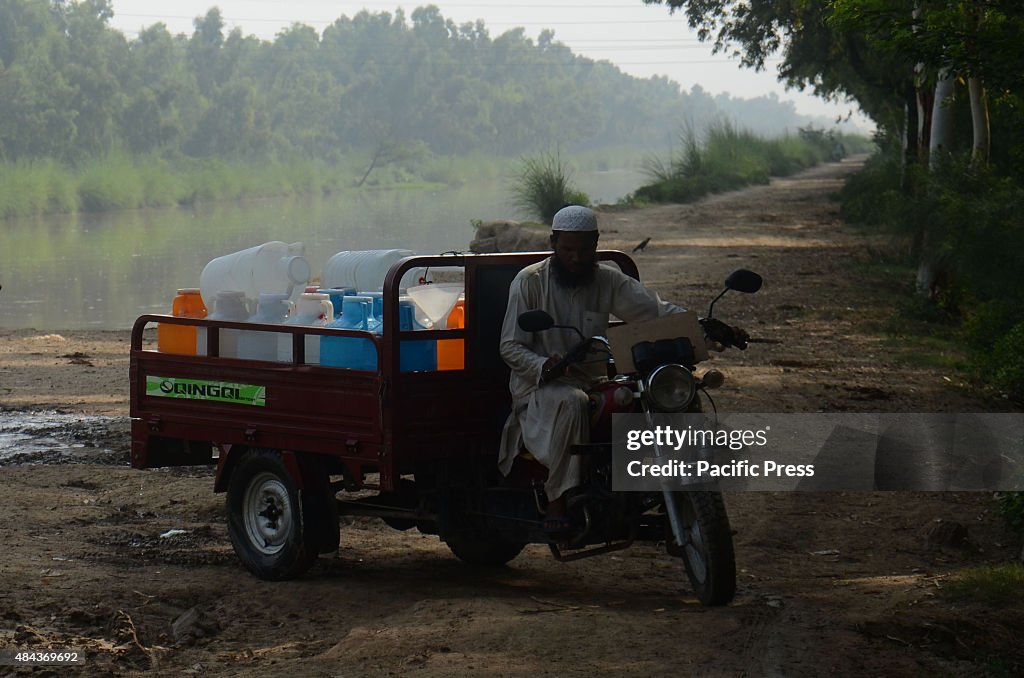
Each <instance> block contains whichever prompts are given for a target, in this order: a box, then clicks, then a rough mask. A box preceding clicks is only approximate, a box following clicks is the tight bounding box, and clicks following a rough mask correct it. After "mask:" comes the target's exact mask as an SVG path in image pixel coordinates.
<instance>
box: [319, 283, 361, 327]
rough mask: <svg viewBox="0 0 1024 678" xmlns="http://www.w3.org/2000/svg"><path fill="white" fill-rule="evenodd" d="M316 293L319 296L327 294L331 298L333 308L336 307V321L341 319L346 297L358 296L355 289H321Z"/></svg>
mask: <svg viewBox="0 0 1024 678" xmlns="http://www.w3.org/2000/svg"><path fill="white" fill-rule="evenodd" d="M316 291H317V293H319V294H326V295H327V296H328V297H330V298H331V306H333V307H334V319H335V320H337V319H338V318H340V317H341V308H342V303H343V301H344V299H345V297H351V296H355V294H356V290H355V288H354V287H332V288H330V289H327V288H325V287H321V288H319V289H317V290H316Z"/></svg>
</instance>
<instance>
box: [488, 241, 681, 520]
mask: <svg viewBox="0 0 1024 678" xmlns="http://www.w3.org/2000/svg"><path fill="white" fill-rule="evenodd" d="M538 309H539V310H544V311H547V312H548V313H549V314H551V316H552V317H553V318H554V319H555V324H558V325H566V326H569V327H578V328H579V329H580V331H581V332H583V335H584V336H586V337H594V336H606V335H607V331H608V316H609V314H612V315H614V316H615V317H617V318H619V319H621V320H625V321H626V322H640V321H644V320H651V319H653V318H657V317H659V316H663V315H668V314H669V313H679V312H681V311H684V310H685V309H683V308H681V307H679V306H676V305H675V304H672V303H669V302H666V301H662V300H661V299H660V298H659V297H658V295H657V294H656V293H655V292H653V291H651V290H648V289H647V288H646V287H644V286H643V285H642V284H640V282H639V281H638V280H635V279H634V278H631V277H629V276H628V275H626V274H624V273H622V272H621V271H619V270H618V269H617V268H614V267H612V266H608V265H605V264H602V265H599V266H598V268H597V271H596V272H595V276H594V279H593V280H592V281H591V282H590V284H588V285H585V286H581V287H576V288H569V287H564V286H561V285H559V284H558V282H557V280H556V279H555V272H554V271H553V270H552V266H551V259H550V258H548V259H545V260H544V261H541V262H538V263H536V264H533V265H530V266H527V267H526V268H524V269H523V270H522V271H520V272H519V275H517V276H516V278H515V279H514V280H513V281H512V285H511V287H510V288H509V300H508V309H507V311H506V312H505V321H504V323H503V325H502V330H501V357H502V359H503V360H504V361H505V362H506V363H507V364H508V366H509V367H511V368H512V376H511V378H510V379H509V390H510V391H511V392H512V414H511V415H510V416H509V418H508V421H506V423H505V429H504V432H503V434H502V442H501V452H500V456H499V460H498V463H499V468H500V469H501V472H502V473H503V474H506V475H507V474H508V472H509V471H510V470H511V469H512V463H513V462H514V461H515V458H516V456H517V455H518V454H519V451H520V449H521V448H522V447H525V448H526V449H527V450H528V451H529V452H530V454H532V455H533V456H534V457H535V458H536V459H537V461H539V462H540V463H541V464H543V465H544V466H546V467H547V469H548V480H547V482H546V483H545V485H544V490H545V492H546V493H547V496H548V499H549V500H552V501H553V500H555V499H557V498H558V497H560V496H562V493H564V492H565V491H566V490H568V489H569V488H572V487H575V486H577V485H579V484H580V461H579V457H577V456H574V455H570V454H569V453H568V450H569V446H570V445H574V444H579V443H586V442H587V441H588V440H589V435H590V430H589V429H590V422H589V417H590V414H589V405H588V399H587V395H586V393H584V391H583V390H582V389H584V388H586V387H587V386H588V385H589V380H588V379H587V378H586V377H584V376H583V375H579V376H565V377H561V378H560V379H558V380H556V381H553V382H550V383H548V384H545V385H541V384H540V379H541V371H542V370H543V367H544V363H545V362H546V361H547V359H548V358H549V357H550V356H552V355H555V354H556V353H557V354H558V355H561V356H564V355H566V354H567V353H568V352H569V350H570V349H572V347H573V346H575V345H576V344H577V343H578V342H579V335H577V334H576V333H575V332H574V331H572V330H563V329H558V328H552V329H550V330H546V331H543V332H535V333H533V332H525V331H523V330H522V329H520V328H519V324H518V322H517V320H518V318H519V315H520V314H521V313H525V312H526V311H532V310H538ZM601 372H602V374H603V373H604V369H603V365H602V369H601Z"/></svg>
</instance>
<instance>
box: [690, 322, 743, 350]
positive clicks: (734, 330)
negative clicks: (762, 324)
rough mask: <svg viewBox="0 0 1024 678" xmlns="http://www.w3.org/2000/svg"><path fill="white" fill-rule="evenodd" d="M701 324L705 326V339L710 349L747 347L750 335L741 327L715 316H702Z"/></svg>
mask: <svg viewBox="0 0 1024 678" xmlns="http://www.w3.org/2000/svg"><path fill="white" fill-rule="evenodd" d="M700 324H701V325H702V326H703V327H704V340H705V342H706V343H707V347H708V349H709V350H712V351H718V352H722V351H724V350H725V349H727V348H729V347H735V348H738V349H740V350H741V351H742V350H745V349H746V348H747V342H749V341H750V335H749V334H747V331H746V330H744V329H743V328H741V327H733V326H732V325H726V324H725V323H723V322H722V321H721V320H715V319H714V318H702V319H701V321H700Z"/></svg>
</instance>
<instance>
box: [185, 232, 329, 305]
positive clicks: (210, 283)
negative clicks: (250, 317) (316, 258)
mask: <svg viewBox="0 0 1024 678" xmlns="http://www.w3.org/2000/svg"><path fill="white" fill-rule="evenodd" d="M305 249H306V248H305V246H304V245H303V244H302V243H300V242H296V243H292V244H290V245H289V244H287V243H283V242H280V241H277V240H275V241H272V242H267V243H263V244H262V245H257V246H256V247H250V248H249V249H246V250H242V251H240V252H233V253H231V254H225V255H224V256H222V257H217V258H216V259H214V260H213V261H211V262H210V263H208V264H207V265H206V267H205V268H204V269H203V272H202V273H201V274H200V275H199V290H200V292H201V293H202V295H203V302H204V303H205V304H206V305H207V307H209V306H210V305H211V304H212V303H213V300H214V299H216V298H217V294H218V293H219V292H223V291H225V290H235V291H240V292H242V293H243V294H244V295H245V298H246V300H247V301H248V303H249V304H250V305H251V306H252V307H255V306H256V302H257V300H258V299H259V295H260V292H270V293H277V294H286V295H288V298H289V299H291V300H292V301H295V300H296V299H298V297H299V295H300V294H302V290H303V289H305V286H306V283H307V282H309V278H310V275H311V273H312V272H311V270H310V267H309V262H308V261H306V258H305V256H304V253H305Z"/></svg>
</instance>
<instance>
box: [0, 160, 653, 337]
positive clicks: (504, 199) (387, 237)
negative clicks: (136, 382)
mask: <svg viewBox="0 0 1024 678" xmlns="http://www.w3.org/2000/svg"><path fill="white" fill-rule="evenodd" d="M579 179H580V184H581V186H582V188H583V189H584V190H585V191H587V192H588V193H589V194H590V195H591V197H592V198H594V199H596V200H601V201H607V202H610V201H613V200H615V199H617V198H619V197H621V196H622V195H624V194H626V193H628V192H629V191H631V190H634V189H635V188H636V186H637V185H638V184H639V179H640V177H639V175H638V174H637V173H636V172H631V171H622V172H604V173H595V174H589V175H582V176H580V177H579ZM479 218H483V219H519V218H523V215H521V214H518V213H517V212H516V210H515V209H514V208H512V207H511V206H510V205H509V204H508V191H507V187H506V186H505V185H503V184H500V183H494V184H488V185H483V186H480V185H474V186H466V187H462V188H457V189H446V190H439V191H423V190H380V191H358V192H357V191H352V192H347V193H343V194H339V195H335V196H329V197H324V198H317V199H311V198H300V199H272V200H261V201H247V202H245V203H227V204H224V203H222V204H215V205H204V206H199V207H197V208H194V209H191V208H190V209H178V208H168V209H146V210H130V211H121V212H116V213H109V214H80V215H67V216H55V217H46V218H37V219H20V220H8V221H6V222H4V223H3V224H2V228H3V229H4V238H3V247H0V284H2V285H3V290H2V291H0V327H3V328H27V327H34V328H37V329H84V328H96V329H125V328H128V327H131V324H132V322H133V321H134V320H135V318H136V317H137V316H139V315H140V314H143V313H164V312H169V310H170V304H171V299H172V298H173V296H174V291H175V290H176V289H177V288H179V287H197V286H198V285H199V273H200V272H201V271H202V269H203V266H205V265H206V263H207V262H208V261H209V260H210V259H212V258H213V257H216V256H219V255H221V254H226V253H228V252H233V251H236V250H239V249H243V248H245V247H250V246H252V245H257V244H259V243H262V242H266V241H268V240H284V241H286V242H294V241H302V242H304V243H305V244H306V254H307V258H308V259H309V261H310V265H311V266H312V268H313V271H314V274H318V273H319V271H320V270H321V269H322V267H323V264H324V262H326V261H327V259H328V258H329V257H330V256H331V255H332V254H334V253H335V252H338V251H341V250H349V249H376V248H390V247H402V248H407V249H412V250H415V251H417V252H422V253H437V252H443V251H447V250H465V249H466V247H467V245H468V244H469V241H470V240H471V239H472V235H473V231H472V226H471V220H472V219H479Z"/></svg>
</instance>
